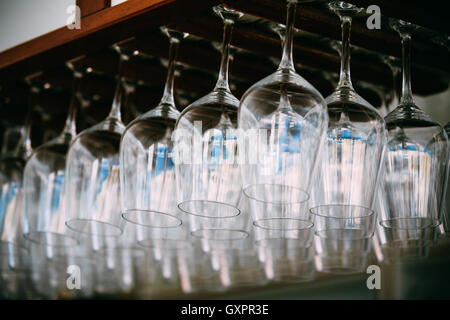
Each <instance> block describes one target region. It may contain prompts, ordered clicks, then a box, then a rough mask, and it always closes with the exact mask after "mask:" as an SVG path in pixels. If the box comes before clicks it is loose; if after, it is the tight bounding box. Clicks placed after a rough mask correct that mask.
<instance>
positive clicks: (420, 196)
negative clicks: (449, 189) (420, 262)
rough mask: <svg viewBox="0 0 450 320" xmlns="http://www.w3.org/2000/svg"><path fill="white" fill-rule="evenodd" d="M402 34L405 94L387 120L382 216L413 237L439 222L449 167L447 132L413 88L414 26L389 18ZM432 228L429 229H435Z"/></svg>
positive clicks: (393, 231)
mask: <svg viewBox="0 0 450 320" xmlns="http://www.w3.org/2000/svg"><path fill="white" fill-rule="evenodd" d="M391 24H392V26H393V28H394V29H395V30H396V31H397V32H398V33H399V35H400V37H401V40H402V95H401V99H400V104H399V106H398V107H397V108H396V109H395V110H394V111H392V112H391V113H389V114H388V115H387V116H386V118H385V120H386V126H387V130H388V144H387V148H386V155H385V158H384V159H385V175H384V177H385V178H384V188H385V193H386V201H387V206H388V210H385V211H383V212H382V214H381V216H380V218H379V220H380V223H381V225H382V226H383V227H384V228H385V229H386V231H387V232H388V233H390V234H393V235H395V236H398V235H404V236H406V237H409V235H410V234H411V233H412V234H413V235H416V234H417V232H418V230H422V231H424V232H425V231H426V232H425V233H426V234H428V233H429V232H428V229H430V228H431V229H435V227H436V226H438V225H439V224H440V221H441V213H442V205H443V202H444V194H445V188H446V180H447V172H448V138H447V134H446V133H445V130H444V129H443V128H442V126H441V125H439V123H438V122H436V121H434V120H433V119H431V117H430V116H429V115H427V114H426V113H425V112H423V111H422V110H421V109H420V108H419V107H417V106H416V105H415V104H414V100H413V96H412V91H411V56H410V55H411V32H412V30H413V29H414V26H413V25H411V24H409V23H406V22H403V21H391ZM433 233H434V232H430V234H431V235H432V234H433Z"/></svg>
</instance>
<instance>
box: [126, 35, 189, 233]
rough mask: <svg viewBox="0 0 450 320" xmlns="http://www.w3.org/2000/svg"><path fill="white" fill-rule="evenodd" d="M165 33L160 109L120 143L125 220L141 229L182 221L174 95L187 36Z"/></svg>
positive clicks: (129, 130) (137, 122) (144, 117)
mask: <svg viewBox="0 0 450 320" xmlns="http://www.w3.org/2000/svg"><path fill="white" fill-rule="evenodd" d="M164 31H165V32H166V33H167V35H168V37H169V39H170V49H169V65H168V71H167V78H166V84H165V88H164V94H163V97H162V99H161V102H160V103H159V104H158V106H156V107H155V108H153V109H151V110H150V111H148V112H146V113H144V114H142V115H141V116H139V117H137V118H136V119H135V120H133V121H132V122H131V123H130V124H129V125H128V126H127V128H126V129H125V131H124V134H123V136H122V139H121V142H120V167H121V175H120V178H121V189H122V190H123V191H122V212H123V213H122V216H123V218H124V219H125V220H127V221H128V222H131V223H134V224H137V225H141V226H146V227H154V228H175V227H178V226H180V225H181V224H182V220H181V218H180V217H179V211H178V208H177V204H178V203H177V194H176V180H175V164H174V160H173V141H172V134H173V131H174V128H175V123H176V121H177V119H178V117H179V115H180V112H179V111H178V110H177V109H176V106H175V101H174V92H173V91H174V78H175V64H176V61H175V59H176V54H177V51H178V47H179V43H180V41H181V40H182V39H183V38H185V37H186V36H187V34H183V33H179V32H175V31H168V30H167V29H164ZM140 230H142V231H143V232H145V229H142V228H141V229H140Z"/></svg>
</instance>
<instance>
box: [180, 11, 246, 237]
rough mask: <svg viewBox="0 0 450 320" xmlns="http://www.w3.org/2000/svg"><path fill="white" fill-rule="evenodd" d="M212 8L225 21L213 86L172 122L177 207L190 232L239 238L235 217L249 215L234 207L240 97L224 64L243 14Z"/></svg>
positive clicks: (238, 195) (238, 181) (238, 187)
mask: <svg viewBox="0 0 450 320" xmlns="http://www.w3.org/2000/svg"><path fill="white" fill-rule="evenodd" d="M214 11H215V13H216V14H217V15H219V16H220V17H221V18H222V20H223V24H224V33H223V42H222V58H221V63H220V71H219V77H218V80H217V83H216V86H215V88H214V90H213V91H212V92H211V93H209V94H207V95H206V96H204V97H202V98H200V99H199V100H197V101H195V102H193V103H192V104H191V105H189V106H188V107H186V108H185V109H184V110H183V112H182V113H181V115H180V117H179V119H178V121H177V124H176V132H175V135H174V139H175V142H174V144H175V154H176V155H177V157H176V159H175V160H176V161H175V168H176V179H177V191H178V199H179V200H178V207H179V209H180V210H181V211H183V212H184V213H186V214H187V217H188V218H189V221H190V226H191V232H192V234H193V235H194V236H199V237H206V238H208V239H214V238H216V237H217V238H229V237H234V236H236V237H237V238H239V239H240V238H241V236H242V234H243V233H245V230H242V228H245V226H244V225H245V223H244V225H240V223H239V222H240V221H242V220H245V219H246V217H247V216H246V215H245V214H242V213H241V211H240V210H239V208H238V205H239V201H240V199H241V194H242V191H241V187H242V186H241V178H240V167H239V163H238V158H237V156H238V145H237V140H238V137H237V132H236V131H237V130H236V127H237V110H238V106H239V100H238V99H237V98H236V97H235V96H233V94H232V93H231V91H230V87H229V84H228V64H229V57H230V56H229V48H230V41H231V33H232V29H233V25H234V23H235V21H236V20H237V19H239V18H240V17H241V16H242V13H239V12H236V11H234V10H231V9H227V8H225V7H222V6H218V7H214ZM243 231H244V232H243Z"/></svg>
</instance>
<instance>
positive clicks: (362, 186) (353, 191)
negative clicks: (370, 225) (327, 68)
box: [315, 1, 386, 209]
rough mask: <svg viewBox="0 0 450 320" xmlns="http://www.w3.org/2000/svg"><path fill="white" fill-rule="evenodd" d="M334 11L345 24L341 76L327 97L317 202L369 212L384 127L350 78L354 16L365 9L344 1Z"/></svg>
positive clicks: (342, 23)
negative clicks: (325, 137)
mask: <svg viewBox="0 0 450 320" xmlns="http://www.w3.org/2000/svg"><path fill="white" fill-rule="evenodd" d="M330 8H331V10H333V11H334V12H335V13H336V14H337V15H338V16H339V17H340V20H341V27H342V50H340V51H341V71H340V79H339V83H338V86H337V88H336V90H335V91H334V92H333V93H332V94H331V95H330V96H328V97H327V98H326V102H327V106H328V116H329V124H328V132H327V139H326V143H325V145H324V152H323V157H322V161H321V165H320V179H319V184H320V187H319V188H318V190H317V192H316V193H315V195H316V199H315V202H316V204H317V205H342V206H346V205H355V206H363V207H367V208H371V207H372V202H373V198H374V191H375V187H376V185H377V182H378V177H379V173H380V170H379V168H380V163H381V159H382V158H381V157H382V153H383V148H384V145H385V140H386V137H385V131H386V130H385V124H384V120H383V118H382V117H381V116H380V115H379V114H378V112H377V110H376V109H375V108H374V107H373V106H372V105H370V104H369V103H368V102H367V101H366V100H365V99H363V98H362V97H361V96H359V95H358V94H357V93H356V92H355V90H354V89H353V86H352V81H351V77H350V29H351V23H352V16H354V15H357V14H358V13H359V12H361V9H359V8H357V7H355V6H353V5H350V4H346V3H345V2H340V1H337V2H332V3H331V4H330ZM343 209H344V207H343Z"/></svg>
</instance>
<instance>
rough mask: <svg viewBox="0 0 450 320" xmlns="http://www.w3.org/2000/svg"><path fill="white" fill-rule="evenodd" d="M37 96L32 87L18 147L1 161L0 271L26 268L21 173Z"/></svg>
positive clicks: (28, 145) (28, 154)
mask: <svg viewBox="0 0 450 320" xmlns="http://www.w3.org/2000/svg"><path fill="white" fill-rule="evenodd" d="M38 92H39V90H38V89H37V88H36V87H33V86H32V87H31V92H30V102H29V111H28V114H27V117H26V119H25V125H24V127H22V133H21V138H20V140H19V143H18V144H17V146H16V148H15V150H14V151H13V152H10V153H7V154H6V155H4V156H3V157H2V158H1V159H0V258H1V259H0V260H1V265H2V267H8V268H10V269H15V270H17V269H20V268H24V267H25V266H26V256H27V252H28V244H27V243H26V241H25V239H24V238H23V214H22V209H23V171H24V167H25V163H26V161H27V159H28V157H29V156H30V155H31V153H32V148H31V139H30V131H31V125H32V112H33V107H34V105H35V103H36V95H37V93H38ZM2 269H3V268H2ZM2 272H3V271H2Z"/></svg>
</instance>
